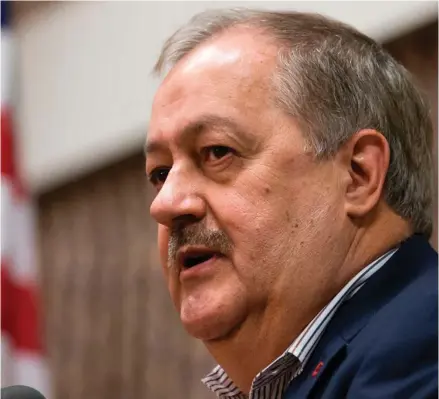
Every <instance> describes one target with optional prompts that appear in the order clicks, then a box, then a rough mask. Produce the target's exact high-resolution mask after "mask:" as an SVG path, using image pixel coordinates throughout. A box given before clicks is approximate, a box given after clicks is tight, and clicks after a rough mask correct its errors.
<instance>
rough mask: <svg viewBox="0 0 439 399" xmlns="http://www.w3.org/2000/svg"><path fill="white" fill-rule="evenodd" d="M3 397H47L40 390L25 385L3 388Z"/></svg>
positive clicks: (23, 398) (22, 398) (35, 398)
mask: <svg viewBox="0 0 439 399" xmlns="http://www.w3.org/2000/svg"><path fill="white" fill-rule="evenodd" d="M1 399H46V398H45V397H44V396H43V395H42V394H41V393H40V392H38V391H37V390H36V389H33V388H31V387H26V386H24V385H14V386H11V387H6V388H2V389H1Z"/></svg>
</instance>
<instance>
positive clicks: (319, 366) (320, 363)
mask: <svg viewBox="0 0 439 399" xmlns="http://www.w3.org/2000/svg"><path fill="white" fill-rule="evenodd" d="M323 365H324V363H323V362H319V364H318V365H317V366H316V368H315V369H314V371H313V372H312V376H313V377H314V378H315V377H317V375H318V374H319V373H320V370H321V369H322V367H323Z"/></svg>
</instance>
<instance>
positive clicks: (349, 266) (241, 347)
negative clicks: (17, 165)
mask: <svg viewBox="0 0 439 399" xmlns="http://www.w3.org/2000/svg"><path fill="white" fill-rule="evenodd" d="M366 224H367V227H362V226H356V227H355V234H353V235H352V239H351V240H350V242H349V243H347V245H346V252H345V253H344V255H343V259H339V260H337V262H335V263H339V267H337V269H335V268H334V269H332V270H333V272H334V273H333V274H332V275H331V273H332V272H331V271H329V269H328V276H327V279H328V280H329V279H331V281H332V283H331V285H330V286H328V287H325V288H324V291H325V292H322V288H319V287H320V284H315V282H314V284H313V286H312V285H311V286H308V289H307V290H306V292H307V294H306V295H303V292H302V295H300V296H299V294H298V293H294V292H292V291H295V290H288V291H290V296H289V297H286V296H282V298H281V299H280V300H278V301H276V302H273V301H272V302H271V303H270V304H267V305H266V307H265V308H264V309H262V310H260V311H259V312H255V313H254V314H251V315H249V316H248V317H247V319H246V320H245V322H244V323H242V324H241V325H240V326H239V327H238V328H237V329H236V330H235V331H234V332H233V333H231V334H230V335H228V336H227V337H224V338H222V339H219V340H213V341H207V342H205V345H206V347H207V349H208V351H209V352H210V353H211V355H212V356H213V357H214V358H215V360H216V361H217V362H218V364H220V365H221V367H222V368H223V369H224V370H225V372H226V373H227V375H228V376H229V377H230V378H231V379H232V380H233V382H234V384H235V385H236V386H237V387H238V388H240V390H241V391H242V392H243V393H245V394H248V393H249V392H250V390H251V385H252V382H253V380H254V378H255V377H256V375H257V374H258V373H259V372H261V371H262V370H263V369H264V368H265V367H267V366H268V365H269V364H270V363H272V362H273V361H274V360H275V359H276V358H278V357H279V356H280V355H282V353H283V352H284V351H285V350H286V349H287V348H288V347H289V346H290V345H291V344H292V343H293V342H294V340H295V339H296V338H297V337H298V336H299V334H300V333H301V332H302V331H303V329H304V328H305V327H306V325H307V324H309V323H310V322H311V321H312V319H313V318H314V317H315V316H316V315H317V313H318V312H319V311H320V310H321V309H322V308H323V307H324V306H325V305H326V304H327V303H329V301H330V300H331V299H332V298H333V297H334V296H335V295H336V294H337V293H338V292H339V291H340V290H341V289H342V288H343V286H344V285H345V284H347V282H348V281H349V280H350V279H351V278H353V277H354V276H355V275H356V274H357V273H358V272H359V271H360V270H361V269H362V268H364V267H366V266H367V265H368V264H369V263H371V262H372V261H373V260H374V259H376V258H378V257H379V256H381V255H382V254H384V253H385V252H387V251H388V250H390V249H391V248H393V247H395V246H396V245H398V244H399V243H400V242H401V241H403V240H404V239H405V238H407V237H409V236H410V229H409V228H408V227H407V223H406V222H405V221H403V220H402V219H401V218H399V216H397V215H395V214H393V213H392V212H385V213H384V216H383V215H381V217H380V223H377V222H376V221H375V222H374V223H371V224H370V223H366ZM325 260H326V259H325V257H324V256H323V257H322V259H321V261H322V264H325ZM316 263H319V261H318V260H317V262H316ZM340 264H341V266H340ZM291 292H292V293H291Z"/></svg>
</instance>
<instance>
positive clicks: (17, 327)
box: [1, 259, 41, 352]
mask: <svg viewBox="0 0 439 399" xmlns="http://www.w3.org/2000/svg"><path fill="white" fill-rule="evenodd" d="M37 309H38V306H37V297H36V294H35V290H34V289H33V287H30V286H24V285H20V284H18V283H17V282H16V281H14V280H13V278H12V276H11V274H10V273H9V269H8V265H7V264H5V260H4V259H2V261H1V311H2V313H1V330H2V332H3V333H5V334H8V335H9V336H10V339H11V340H12V342H13V345H14V347H15V348H16V349H18V350H20V349H25V350H29V351H38V352H39V351H40V350H41V341H40V329H39V324H38V311H37Z"/></svg>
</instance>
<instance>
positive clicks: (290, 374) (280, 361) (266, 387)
mask: <svg viewBox="0 0 439 399" xmlns="http://www.w3.org/2000/svg"><path fill="white" fill-rule="evenodd" d="M396 251H397V248H396V249H393V250H391V251H389V252H387V253H386V254H384V255H383V256H381V257H380V258H378V259H377V260H375V261H374V262H372V263H371V264H370V265H368V266H367V267H365V268H364V269H362V270H361V271H360V272H359V273H358V274H357V275H356V276H355V277H353V278H352V279H351V280H350V281H349V283H348V284H346V285H345V286H344V288H343V289H342V290H341V291H340V292H339V293H338V294H337V295H336V296H335V297H334V298H333V299H332V300H331V301H330V302H329V303H328V304H327V305H326V306H325V307H324V308H323V309H322V310H321V311H320V313H319V314H318V315H317V316H316V317H315V318H314V319H313V320H312V321H311V323H309V324H308V326H307V327H306V328H305V329H304V330H303V331H302V333H301V334H300V335H299V336H298V337H297V338H296V339H295V340H294V342H293V343H292V345H291V346H290V347H289V348H288V349H287V350H286V351H285V352H284V353H283V354H282V355H281V356H279V357H278V358H277V359H276V360H275V361H273V362H272V363H271V364H270V365H269V366H267V367H266V368H265V369H264V370H262V371H261V372H260V373H259V374H258V375H256V377H255V378H254V380H253V383H252V387H251V390H250V394H249V396H247V395H245V394H244V393H242V392H241V391H240V389H239V388H238V387H237V386H236V385H235V384H234V383H233V381H232V380H231V379H230V378H229V377H228V375H227V374H226V372H225V371H224V370H223V369H222V368H221V367H220V366H219V365H218V366H216V367H215V368H214V369H213V370H212V371H211V372H210V374H208V375H207V376H206V377H205V378H203V380H202V382H203V383H204V384H205V385H206V386H207V387H208V388H209V389H210V390H211V391H213V392H214V393H215V394H216V395H217V396H218V397H219V398H221V399H247V398H250V399H280V398H282V394H283V393H284V391H285V389H286V388H287V387H288V385H289V383H290V382H291V381H292V380H293V379H294V378H295V377H296V376H298V375H299V374H300V373H301V372H302V370H303V369H304V367H305V365H306V363H307V361H308V359H309V357H310V356H311V354H312V352H313V350H314V348H315V347H316V345H317V343H318V342H319V340H320V338H321V337H322V335H323V332H324V331H325V328H326V326H327V325H328V323H329V322H330V321H331V319H332V318H333V316H334V314H335V312H336V311H337V309H338V308H339V307H340V306H341V304H342V303H343V302H345V301H347V300H349V299H350V298H352V297H353V296H354V295H355V294H356V293H357V292H358V290H359V289H360V288H361V287H362V286H363V285H364V284H365V283H366V281H367V280H368V279H369V278H370V277H371V276H372V275H373V274H374V273H376V272H377V271H378V270H379V269H381V267H382V266H384V264H385V263H386V262H387V261H388V260H389V259H390V257H391V256H392V255H393V254H394V253H395V252H396Z"/></svg>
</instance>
